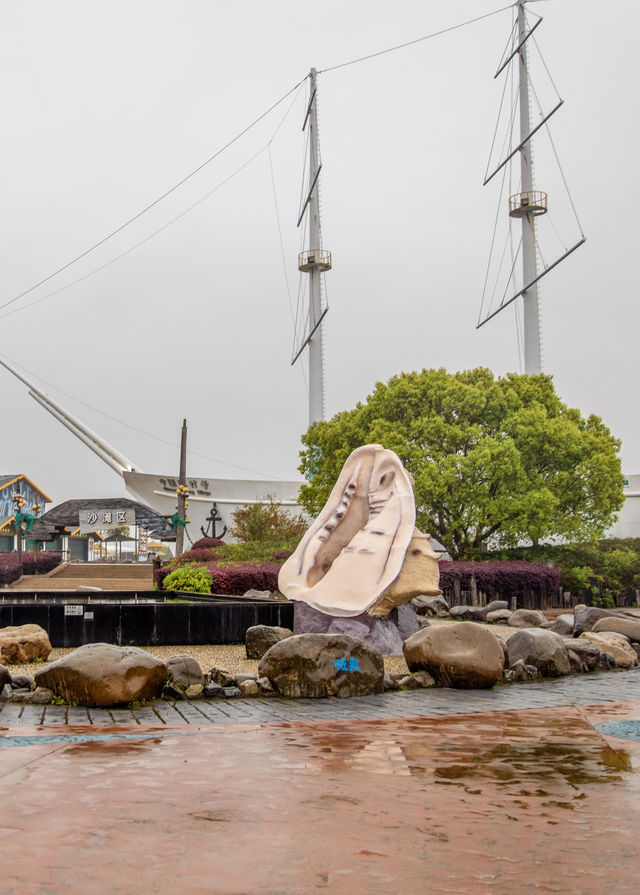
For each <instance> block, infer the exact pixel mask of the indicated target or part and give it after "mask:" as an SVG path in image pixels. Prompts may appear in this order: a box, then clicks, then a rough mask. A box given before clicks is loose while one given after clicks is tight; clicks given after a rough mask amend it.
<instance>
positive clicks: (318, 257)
mask: <svg viewBox="0 0 640 895" xmlns="http://www.w3.org/2000/svg"><path fill="white" fill-rule="evenodd" d="M314 269H317V270H331V252H327V251H326V250H325V249H307V250H306V251H304V252H300V254H299V255H298V270H304V271H310V270H314Z"/></svg>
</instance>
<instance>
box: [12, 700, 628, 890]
mask: <svg viewBox="0 0 640 895" xmlns="http://www.w3.org/2000/svg"><path fill="white" fill-rule="evenodd" d="M639 708H640V706H638V705H637V704H636V705H635V706H633V711H634V713H635V714H632V715H631V716H630V708H629V705H627V706H620V707H616V706H607V707H606V708H605V707H595V708H594V707H591V708H588V709H577V708H566V707H565V708H562V709H538V710H530V711H526V712H525V711H519V712H495V713H487V714H476V715H473V716H470V715H463V716H448V717H444V718H428V719H427V718H425V719H410V720H388V721H386V720H385V721H334V722H309V723H306V722H301V723H282V724H264V725H260V724H251V725H224V726H207V727H206V728H203V729H202V730H200V731H193V730H190V731H189V733H190V734H193V735H190V736H187V737H184V736H170V735H168V734H172V733H175V730H173V731H172V730H167V729H166V728H164V729H161V730H153V729H150V728H142V729H141V730H140V731H139V734H140V736H139V737H138V738H137V739H136V738H135V735H134V734H133V731H132V730H131V728H128V729H127V735H128V737H132V735H133V737H134V738H127V739H126V740H125V739H123V738H122V737H120V738H119V739H102V738H101V739H100V740H93V741H87V740H86V738H85V739H84V741H76V742H71V743H70V742H60V740H59V737H57V736H56V737H55V741H45V740H44V739H41V740H40V742H37V741H34V742H32V743H31V744H29V745H24V746H23V747H21V748H14V749H9V748H7V749H3V750H2V756H1V759H2V764H1V766H0V767H1V768H2V770H1V771H0V774H1V776H2V784H3V819H2V820H0V839H1V843H0V847H1V848H2V853H3V857H4V858H5V860H4V862H3V863H4V866H5V868H10V869H9V870H8V871H7V870H5V871H4V872H3V888H2V892H3V895H4V893H7V895H12V893H18V892H20V895H25V893H45V892H46V893H47V895H55V893H63V892H64V893H65V895H69V893H76V892H82V893H94V892H95V893H103V892H106V891H109V893H110V895H131V893H134V892H144V893H150V895H152V893H164V892H170V891H171V892H173V891H174V890H175V889H176V888H178V889H180V888H181V889H182V891H184V892H189V893H191V892H195V893H200V892H202V893H205V892H206V893H225V895H242V893H245V895H246V893H253V892H260V893H267V895H268V893H272V895H290V893H312V892H314V893H315V892H317V891H318V890H326V891H330V892H332V893H334V892H335V893H347V892H348V893H351V895H359V893H370V892H371V893H379V892H380V893H382V892H384V893H387V892H388V893H397V895H403V893H405V895H414V893H418V892H433V893H456V895H458V893H460V892H462V891H464V890H465V889H468V888H472V889H473V892H474V895H475V893H484V892H489V891H491V892H492V893H496V892H505V893H506V892H509V893H510V895H512V893H519V892H522V891H528V890H533V891H539V892H565V893H566V892H572V893H573V892H580V893H594V895H595V893H597V895H601V893H602V892H604V891H614V892H616V893H618V892H626V891H632V890H633V891H635V889H636V887H637V876H638V867H639V866H640V848H639V847H638V844H637V843H638V835H637V829H638V824H639V822H640V776H639V759H640V744H638V743H632V742H626V741H624V740H621V739H614V738H613V737H610V736H608V737H605V736H603V735H602V734H601V733H600V732H599V731H598V730H596V729H595V727H594V725H595V724H598V725H602V724H603V723H605V722H608V721H611V720H614V721H621V720H622V721H624V720H627V721H628V720H630V718H631V719H632V718H633V717H635V718H638V717H640V711H639V710H638V709H639ZM15 732H17V729H16V730H15V731H11V730H7V731H4V733H6V734H7V735H8V736H11V735H12V733H15ZM19 732H20V734H21V735H24V734H25V733H26V731H25V730H24V728H21V729H20V731H19ZM83 732H84V733H86V728H84V729H73V728H66V729H65V733H66V734H70V735H72V736H78V735H80V734H81V733H83ZM2 733H3V732H2V731H0V735H2ZM50 733H51V729H50V728H49V730H41V731H38V730H36V729H32V730H29V735H30V736H34V737H35V736H38V735H39V734H40V735H47V734H50ZM91 733H92V734H94V735H96V734H98V735H99V734H100V733H101V731H99V730H96V729H95V728H93V729H92V730H91ZM108 733H109V734H111V735H113V734H116V735H117V734H118V733H119V731H117V730H114V728H113V727H111V728H109V729H108ZM120 733H121V732H120ZM27 854H28V856H29V857H28V860H25V856H26V855H27Z"/></svg>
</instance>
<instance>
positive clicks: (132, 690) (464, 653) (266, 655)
mask: <svg viewBox="0 0 640 895" xmlns="http://www.w3.org/2000/svg"><path fill="white" fill-rule="evenodd" d="M414 606H416V608H417V609H418V611H421V612H423V613H424V614H423V615H422V616H421V621H422V623H423V625H424V626H423V627H422V628H421V629H419V630H418V631H415V632H414V633H410V634H409V636H407V637H406V638H405V639H404V643H403V652H404V656H405V660H406V662H407V666H408V668H409V674H389V673H387V672H385V670H384V663H383V659H382V655H381V654H380V652H379V651H377V650H375V649H374V648H373V647H372V646H371V645H369V644H366V643H364V642H363V641H362V640H361V639H359V638H356V637H352V636H350V635H348V634H343V633H336V632H328V633H324V632H320V633H305V634H292V632H291V631H290V630H288V629H286V628H270V627H268V626H262V625H259V626H255V627H254V628H250V629H248V630H247V636H246V649H247V654H248V655H252V654H253V655H257V654H259V655H260V656H261V658H260V664H259V666H258V672H257V674H231V673H229V672H228V671H226V670H225V669H223V668H217V667H214V668H211V669H209V671H208V672H206V673H204V672H203V671H202V669H201V668H200V666H199V664H198V663H197V662H196V661H195V659H194V658H193V657H192V656H189V655H176V656H172V657H171V658H170V659H168V660H167V661H166V663H163V662H161V661H160V660H159V659H156V658H155V657H154V656H152V655H151V654H149V653H148V652H146V651H145V650H142V649H138V648H136V647H117V646H113V645H111V644H106V643H94V644H89V645H87V646H83V647H79V648H78V649H76V650H74V651H73V652H71V653H70V654H69V655H67V656H65V658H63V659H59V660H57V661H55V662H52V663H51V664H49V665H46V666H43V667H42V668H41V669H39V670H38V671H37V672H36V674H35V678H30V677H28V676H27V675H23V674H17V675H13V676H12V675H11V674H10V673H9V671H8V669H7V668H6V667H5V666H4V665H2V664H0V698H2V699H5V700H6V699H10V700H11V701H12V702H15V703H34V704H47V703H49V702H51V701H56V700H57V701H64V702H66V703H70V704H79V705H88V706H112V705H126V704H130V703H133V702H144V701H147V700H151V699H156V698H159V697H164V698H166V699H171V700H180V699H203V698H207V699H209V698H223V699H234V698H241V697H247V698H255V697H273V696H278V695H280V696H293V697H306V698H317V697H330V696H338V697H349V696H364V695H368V694H371V693H381V692H383V691H384V690H398V689H418V688H420V689H422V688H428V687H433V686H441V687H458V688H460V687H464V688H470V689H474V688H480V687H483V688H487V687H493V686H494V685H495V684H496V683H498V682H499V681H500V680H502V681H504V682H516V681H534V680H536V679H538V678H541V677H557V676H560V675H566V674H583V673H588V672H591V671H594V670H605V669H612V668H631V667H634V666H636V665H638V662H639V659H640V618H638V617H637V616H635V617H634V616H631V615H624V614H622V613H614V612H609V611H608V610H601V609H599V608H595V607H577V609H576V611H575V613H574V614H569V613H567V614H565V615H561V616H559V617H558V618H557V619H556V620H555V621H554V622H553V623H551V622H548V621H546V619H545V616H544V615H543V614H542V613H538V612H532V611H530V610H516V611H515V612H513V613H511V612H509V610H507V609H506V607H505V606H504V605H497V606H496V605H495V604H489V605H488V606H484V607H453V608H452V609H451V610H447V607H446V603H445V601H444V600H443V598H442V597H427V596H421V597H419V598H417V599H416V601H414ZM463 608H469V609H472V610H473V612H472V614H471V618H473V619H474V620H473V621H462V622H460V621H458V622H454V621H453V620H452V621H451V622H449V623H448V624H439V623H433V624H430V623H429V622H428V620H427V618H428V617H433V616H434V615H438V616H442V615H443V614H444V612H445V611H448V612H449V613H450V614H453V613H454V611H455V612H456V613H459V612H460V610H461V609H463ZM506 613H508V621H509V627H511V628H512V629H513V631H512V632H511V633H510V634H509V635H508V639H504V638H503V637H501V636H500V634H499V633H494V631H493V630H492V628H491V623H492V620H493V619H494V618H496V617H499V618H501V619H504V616H505V614H506ZM541 619H542V621H541ZM351 620H353V619H351ZM512 620H514V621H512ZM24 627H27V628H36V629H37V627H38V626H35V625H32V626H23V628H24ZM5 630H6V629H5ZM16 630H17V629H13V632H14V634H13V636H14V639H13V641H9V642H12V643H16V644H18V646H20V645H21V644H22V645H23V644H28V643H34V642H39V643H41V644H43V645H45V646H44V648H43V651H44V650H45V649H46V644H48V642H49V641H48V637H47V635H46V632H45V631H43V630H42V629H38V630H37V631H26V632H24V631H19V632H18V634H17V635H15V631H16ZM40 632H41V633H40ZM504 633H505V634H506V632H504ZM32 635H33V636H32ZM20 649H23V652H22V653H19V652H18V651H17V647H16V651H14V652H10V655H11V656H12V657H13V656H15V655H19V654H22V655H24V654H25V652H24V646H20ZM48 649H50V646H49V647H48ZM27 652H28V651H27ZM47 654H48V653H47ZM11 664H14V663H11Z"/></svg>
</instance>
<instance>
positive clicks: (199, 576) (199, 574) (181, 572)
mask: <svg viewBox="0 0 640 895" xmlns="http://www.w3.org/2000/svg"><path fill="white" fill-rule="evenodd" d="M212 581H213V578H212V577H211V575H210V574H209V572H207V570H206V569H199V568H194V567H193V566H191V567H185V568H182V569H175V570H174V571H173V572H170V574H169V575H167V577H166V578H165V579H164V581H163V582H162V588H163V590H178V591H185V592H187V593H191V594H210V593H211V583H212Z"/></svg>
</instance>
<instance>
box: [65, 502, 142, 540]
mask: <svg viewBox="0 0 640 895" xmlns="http://www.w3.org/2000/svg"><path fill="white" fill-rule="evenodd" d="M79 517H80V519H79V521H80V534H90V533H91V532H92V531H102V530H103V529H105V528H118V527H120V526H123V525H135V524H136V511H135V509H133V508H131V509H129V508H122V509H119V508H118V507H109V508H108V509H101V508H97V509H94V510H79Z"/></svg>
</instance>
